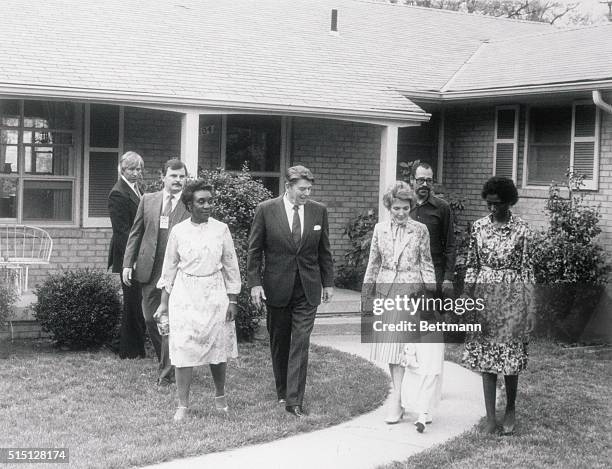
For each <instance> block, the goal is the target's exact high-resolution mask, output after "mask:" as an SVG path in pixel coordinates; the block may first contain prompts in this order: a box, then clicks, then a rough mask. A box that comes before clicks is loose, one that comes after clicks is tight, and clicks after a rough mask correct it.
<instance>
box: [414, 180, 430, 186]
mask: <svg viewBox="0 0 612 469" xmlns="http://www.w3.org/2000/svg"><path fill="white" fill-rule="evenodd" d="M415 181H416V182H417V184H418V185H419V186H422V185H423V184H425V183H427V184H433V179H432V178H416V179H415Z"/></svg>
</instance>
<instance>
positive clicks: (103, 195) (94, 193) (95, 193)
mask: <svg viewBox="0 0 612 469" xmlns="http://www.w3.org/2000/svg"><path fill="white" fill-rule="evenodd" d="M118 158H119V155H118V154H117V153H110V152H93V151H92V152H91V153H89V207H88V209H89V216H90V217H108V194H109V193H110V191H111V189H112V188H113V186H114V185H115V182H117V161H118Z"/></svg>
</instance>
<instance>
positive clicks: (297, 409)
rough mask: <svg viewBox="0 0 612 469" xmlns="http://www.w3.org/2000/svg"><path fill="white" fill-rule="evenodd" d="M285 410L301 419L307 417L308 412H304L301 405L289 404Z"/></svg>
mask: <svg viewBox="0 0 612 469" xmlns="http://www.w3.org/2000/svg"><path fill="white" fill-rule="evenodd" d="M285 410H286V411H287V412H289V413H290V414H292V415H294V416H295V417H297V418H299V419H301V418H302V417H306V412H304V409H302V406H301V405H288V406H286V407H285Z"/></svg>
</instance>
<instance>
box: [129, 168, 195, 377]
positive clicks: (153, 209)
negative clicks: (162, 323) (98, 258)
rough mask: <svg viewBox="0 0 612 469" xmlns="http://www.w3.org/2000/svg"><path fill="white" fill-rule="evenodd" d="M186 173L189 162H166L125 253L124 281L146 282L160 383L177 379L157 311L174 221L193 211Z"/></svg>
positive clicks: (144, 296) (149, 325)
mask: <svg viewBox="0 0 612 469" xmlns="http://www.w3.org/2000/svg"><path fill="white" fill-rule="evenodd" d="M186 177H187V168H186V167H185V163H183V162H182V161H180V160H177V159H172V160H169V161H167V162H166V164H165V165H164V172H163V183H164V188H163V189H162V190H161V191H158V192H154V193H152V194H144V196H143V197H142V199H141V201H140V205H138V211H137V212H136V218H135V219H134V225H133V226H132V230H131V231H130V236H129V238H128V242H127V246H126V248H125V256H124V257H123V282H124V283H125V284H126V285H131V283H132V279H135V280H136V281H138V282H139V283H140V284H141V286H142V312H143V314H144V318H145V323H146V325H147V331H148V332H149V337H150V338H151V342H153V347H154V348H155V353H156V354H157V359H158V360H159V379H158V384H159V385H162V386H164V385H167V384H170V383H171V382H174V368H173V367H172V365H171V364H170V356H169V352H168V336H163V337H162V336H161V335H160V334H159V331H158V329H157V323H156V322H155V319H153V315H154V314H155V311H157V307H158V306H159V303H160V301H161V290H160V289H159V288H157V282H158V280H159V277H160V276H161V270H162V266H163V263H164V254H165V252H166V244H167V242H168V234H169V233H170V230H171V229H172V227H173V226H174V225H176V224H177V223H180V222H181V221H183V220H185V219H187V218H189V212H188V211H187V209H186V208H185V205H184V204H183V202H181V193H182V191H183V186H184V185H185V179H186Z"/></svg>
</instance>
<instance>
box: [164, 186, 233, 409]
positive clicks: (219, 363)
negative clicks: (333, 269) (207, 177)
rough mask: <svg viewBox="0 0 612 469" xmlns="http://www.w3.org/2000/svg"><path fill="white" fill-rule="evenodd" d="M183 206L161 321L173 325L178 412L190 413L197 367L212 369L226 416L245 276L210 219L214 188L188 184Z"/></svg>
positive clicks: (168, 260)
mask: <svg viewBox="0 0 612 469" xmlns="http://www.w3.org/2000/svg"><path fill="white" fill-rule="evenodd" d="M181 197H182V200H183V203H184V204H185V206H186V207H187V208H188V209H189V211H190V212H191V218H190V219H188V220H185V221H183V222H181V223H179V224H177V225H175V226H174V228H173V229H172V231H171V232H170V236H169V238H168V245H167V248H166V255H165V257H164V266H163V269H162V275H161V278H160V280H159V282H158V284H157V287H158V288H160V289H162V297H161V304H160V306H159V309H158V310H157V312H156V318H157V319H162V318H164V317H167V318H168V320H169V348H170V361H171V363H172V364H173V365H174V366H175V367H176V385H177V394H178V402H179V405H178V409H177V411H176V414H175V415H174V420H177V421H179V420H183V419H184V418H185V417H186V416H187V412H188V408H189V388H190V386H191V381H192V376H193V367H194V366H200V365H206V364H208V365H210V370H211V374H212V377H213V380H214V383H215V388H216V397H215V406H216V408H217V409H218V410H221V411H227V408H228V407H227V401H226V399H225V370H226V362H227V359H228V358H235V357H237V356H238V348H237V344H236V327H235V324H234V317H235V316H236V313H237V312H238V307H237V296H238V293H240V285H241V283H240V272H239V270H238V260H237V257H236V251H235V250H234V243H233V241H232V236H231V234H230V231H229V229H228V227H227V225H226V224H225V223H222V222H220V221H217V220H215V219H214V218H212V217H210V213H211V210H212V203H213V201H212V198H213V188H212V186H210V185H208V184H206V182H205V181H203V180H201V179H200V180H197V181H194V182H192V183H190V184H187V186H186V187H185V189H184V190H183V194H182V196H181Z"/></svg>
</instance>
